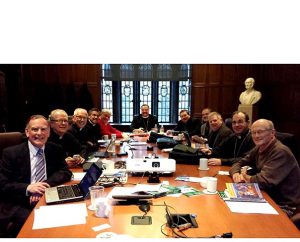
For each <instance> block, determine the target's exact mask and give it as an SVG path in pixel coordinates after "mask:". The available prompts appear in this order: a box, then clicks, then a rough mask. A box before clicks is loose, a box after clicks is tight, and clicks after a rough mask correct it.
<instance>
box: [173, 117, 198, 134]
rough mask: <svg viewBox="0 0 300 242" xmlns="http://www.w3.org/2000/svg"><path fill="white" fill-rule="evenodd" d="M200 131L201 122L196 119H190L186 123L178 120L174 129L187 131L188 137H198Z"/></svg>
mask: <svg viewBox="0 0 300 242" xmlns="http://www.w3.org/2000/svg"><path fill="white" fill-rule="evenodd" d="M200 129H201V121H200V119H197V118H190V119H189V120H188V121H187V122H186V123H184V122H182V120H179V121H178V122H177V126H176V127H175V128H174V130H175V131H187V132H188V133H189V135H190V136H193V135H200Z"/></svg>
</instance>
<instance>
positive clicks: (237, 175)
mask: <svg viewBox="0 0 300 242" xmlns="http://www.w3.org/2000/svg"><path fill="white" fill-rule="evenodd" d="M232 179H233V181H234V182H245V179H244V177H243V175H242V174H240V173H234V174H233V175H232Z"/></svg>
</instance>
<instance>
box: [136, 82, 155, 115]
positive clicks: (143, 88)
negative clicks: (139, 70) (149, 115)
mask: <svg viewBox="0 0 300 242" xmlns="http://www.w3.org/2000/svg"><path fill="white" fill-rule="evenodd" d="M139 84H140V106H142V105H143V104H148V105H149V108H150V112H151V100H152V98H151V95H152V92H151V90H152V86H151V82H150V81H149V82H148V81H140V82H139Z"/></svg>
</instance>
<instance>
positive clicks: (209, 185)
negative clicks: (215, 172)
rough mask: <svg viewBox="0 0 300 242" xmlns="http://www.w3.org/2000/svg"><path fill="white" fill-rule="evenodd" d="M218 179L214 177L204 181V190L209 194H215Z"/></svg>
mask: <svg viewBox="0 0 300 242" xmlns="http://www.w3.org/2000/svg"><path fill="white" fill-rule="evenodd" d="M217 183H218V179H217V178H216V177H208V178H207V180H206V190H207V192H209V193H215V192H216V191H217Z"/></svg>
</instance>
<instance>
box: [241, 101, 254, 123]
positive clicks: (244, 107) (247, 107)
mask: <svg viewBox="0 0 300 242" xmlns="http://www.w3.org/2000/svg"><path fill="white" fill-rule="evenodd" d="M257 109H258V108H257V106H255V105H251V104H240V105H239V107H238V111H241V112H245V113H246V114H248V115H249V122H250V124H252V121H253V120H254V121H255V120H257V116H258V115H257V114H258V110H257Z"/></svg>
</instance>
